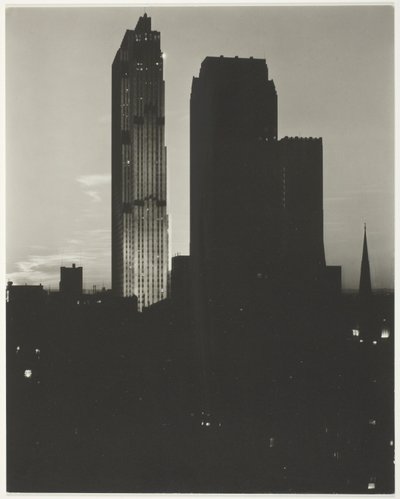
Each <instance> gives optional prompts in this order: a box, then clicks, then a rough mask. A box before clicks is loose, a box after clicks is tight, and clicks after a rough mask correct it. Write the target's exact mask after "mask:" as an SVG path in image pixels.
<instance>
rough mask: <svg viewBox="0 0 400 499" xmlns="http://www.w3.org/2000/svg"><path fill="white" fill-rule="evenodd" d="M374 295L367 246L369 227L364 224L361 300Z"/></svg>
mask: <svg viewBox="0 0 400 499" xmlns="http://www.w3.org/2000/svg"><path fill="white" fill-rule="evenodd" d="M371 294H372V286H371V271H370V267H369V258H368V244H367V225H366V224H364V245H363V253H362V260H361V274H360V288H359V295H360V298H368V297H370V296H371Z"/></svg>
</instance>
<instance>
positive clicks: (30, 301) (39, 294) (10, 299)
mask: <svg viewBox="0 0 400 499" xmlns="http://www.w3.org/2000/svg"><path fill="white" fill-rule="evenodd" d="M45 297H46V293H45V291H44V289H43V286H42V285H41V284H39V285H28V284H24V285H22V286H16V285H15V284H13V283H12V281H9V282H8V283H7V289H6V301H7V303H15V304H18V305H23V306H25V305H30V306H33V307H35V306H38V305H42V304H43V303H44V301H45Z"/></svg>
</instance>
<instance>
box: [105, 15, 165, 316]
mask: <svg viewBox="0 0 400 499" xmlns="http://www.w3.org/2000/svg"><path fill="white" fill-rule="evenodd" d="M164 95H165V86H164V80H163V54H162V52H161V50H160V33H159V32H158V31H152V30H151V19H150V18H149V17H147V15H146V14H144V16H143V17H141V18H140V19H139V21H138V23H137V25H136V28H135V29H134V30H127V31H126V33H125V36H124V39H123V40H122V43H121V47H120V49H119V50H118V52H117V54H116V56H115V59H114V62H113V65H112V288H113V291H114V292H115V293H116V294H117V295H118V296H124V297H128V296H132V295H136V296H137V297H138V308H139V310H141V309H142V308H143V307H145V306H149V305H151V304H153V303H155V302H157V301H159V300H162V299H164V298H166V296H167V276H168V215H167V174H166V147H165V138H164V126H165V116H164V107H165V104H164Z"/></svg>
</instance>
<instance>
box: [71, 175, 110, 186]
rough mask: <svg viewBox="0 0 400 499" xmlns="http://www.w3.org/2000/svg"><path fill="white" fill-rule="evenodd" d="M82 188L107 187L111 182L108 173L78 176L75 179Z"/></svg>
mask: <svg viewBox="0 0 400 499" xmlns="http://www.w3.org/2000/svg"><path fill="white" fill-rule="evenodd" d="M76 180H77V181H78V182H79V183H80V184H81V185H82V186H84V187H96V186H98V185H107V184H109V183H110V182H111V174H110V173H95V174H93V175H80V176H79V177H77V179H76Z"/></svg>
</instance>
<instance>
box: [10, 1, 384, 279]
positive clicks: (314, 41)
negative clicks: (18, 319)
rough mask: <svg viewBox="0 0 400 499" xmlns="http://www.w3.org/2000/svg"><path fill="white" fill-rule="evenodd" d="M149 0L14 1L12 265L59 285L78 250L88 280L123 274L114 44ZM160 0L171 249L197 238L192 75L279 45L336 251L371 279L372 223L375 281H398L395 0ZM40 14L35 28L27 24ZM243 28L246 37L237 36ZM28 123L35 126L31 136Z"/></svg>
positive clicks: (291, 127) (347, 266)
mask: <svg viewBox="0 0 400 499" xmlns="http://www.w3.org/2000/svg"><path fill="white" fill-rule="evenodd" d="M143 12H144V11H143V9H139V8H111V9H110V8H76V9H62V8H57V9H51V8H41V9H38V8H35V9H33V8H24V9H22V8H18V9H16V8H13V9H8V10H7V18H6V20H7V33H6V36H7V47H6V49H7V53H6V56H7V74H6V83H7V88H8V89H10V88H11V90H8V93H7V123H6V125H7V197H8V199H7V211H8V218H7V272H8V278H9V279H11V280H14V281H15V282H16V283H17V284H23V283H24V282H27V283H32V284H38V283H39V282H42V284H44V285H45V286H48V285H51V286H52V287H53V288H55V287H57V283H58V275H59V274H58V273H59V267H60V266H61V265H67V266H68V265H70V264H71V263H73V262H74V263H77V264H79V265H82V266H83V272H84V282H85V284H86V286H87V287H90V286H91V285H92V284H96V285H102V284H103V283H104V284H105V285H106V286H107V287H109V286H110V270H111V258H110V254H111V251H110V250H111V217H110V215H111V209H110V208H111V192H110V191H111V189H110V187H111V185H110V180H111V175H110V172H111V147H110V146H111V119H110V118H111V109H110V107H111V106H110V101H111V78H110V71H109V67H110V64H111V62H112V59H113V56H110V54H115V51H116V50H117V48H118V47H119V42H120V40H121V38H122V36H123V34H124V33H125V30H126V29H133V28H134V25H135V23H136V20H137V19H138V17H139V16H140V15H142V14H143ZM147 14H148V15H149V16H150V17H152V20H153V23H154V26H155V27H156V29H157V30H158V31H160V32H161V33H162V36H163V51H164V52H165V53H166V61H165V63H166V64H165V73H164V80H165V82H166V145H167V149H168V151H169V152H168V164H169V179H168V182H169V186H168V187H169V189H168V198H169V205H170V209H169V212H170V214H171V215H172V224H171V226H170V238H171V249H172V251H171V256H172V255H174V254H176V253H177V252H179V253H183V254H187V253H188V252H189V95H190V83H191V78H192V77H193V76H196V75H197V74H198V71H199V68H200V64H201V62H202V61H203V59H204V58H205V57H206V56H209V55H214V56H219V55H225V56H235V55H238V56H239V57H250V56H254V57H259V58H264V59H265V60H266V62H267V64H268V67H269V69H270V77H271V78H272V79H274V81H275V83H276V85H277V87H278V89H279V96H280V100H279V105H278V123H279V130H280V133H279V138H282V137H284V136H301V137H308V136H314V137H322V139H323V148H324V215H325V224H324V225H325V251H326V259H327V263H328V264H329V265H342V267H343V286H344V288H357V287H358V281H359V275H360V263H361V254H362V237H363V223H364V222H367V227H368V244H369V254H370V263H371V274H372V284H373V287H374V288H383V287H392V286H393V232H394V230H393V226H394V223H393V220H394V209H393V205H394V194H393V176H394V175H393V173H394V169H393V109H392V108H393V22H392V8H391V7H365V6H362V7H361V6H360V7H347V6H346V7H296V8H293V9H289V10H287V9H286V10H285V7H257V8H256V7H252V8H250V7H246V8H244V7H235V8H227V7H221V8H217V7H212V8H207V7H199V8H185V7H179V8H172V7H164V8H152V7H151V8H149V9H147ZM194 20H196V23H195V24H194ZM345 20H346V22H344V21H345ZM247 21H248V22H247ZM28 22H29V24H30V25H33V26H35V27H36V29H35V30H32V29H27V30H25V28H26V27H27V23H28ZM217 25H220V26H223V27H224V29H222V30H221V33H219V32H218V30H216V29H214V28H215V27H216V26H217ZM293 25H296V27H297V30H296V32H295V33H294V34H293V33H289V31H290V29H289V27H290V26H293ZM239 26H240V27H241V29H240V30H239V31H238V27H239ZM90 27H92V28H93V29H89V28H90ZM94 28H95V29H94ZM86 30H87V31H86ZM177 30H178V31H179V36H176V33H177ZM68 31H70V32H71V36H70V38H65V37H63V36H62V33H65V34H66V33H67V32H68ZM231 32H232V33H233V32H236V33H238V32H239V33H240V37H239V38H240V40H237V39H235V41H234V43H232V40H231V37H230V35H229V33H231ZM202 33H203V35H202ZM22 35H24V36H22ZM371 35H372V36H371ZM185 37H186V40H187V41H188V42H187V43H182V39H184V40H185ZM225 38H226V40H225ZM189 40H191V41H194V42H195V43H193V46H192V45H190V43H189ZM200 42H201V43H200ZM80 44H84V45H85V48H86V50H87V53H85V54H83V53H81V51H79V46H80ZM345 46H347V49H346V51H345V50H344V47H345ZM100 47H101V49H100ZM54 54H58V55H59V58H58V59H54ZM301 54H303V55H302V56H301ZM37 56H40V57H41V58H42V60H43V61H44V63H43V64H42V65H38V62H37V59H35V57H37ZM91 58H92V60H93V61H94V63H93V65H90V66H88V65H87V60H90V59H91ZM367 58H368V60H369V61H370V62H369V64H367V62H366V61H367ZM332 61H334V63H335V64H332ZM333 66H334V67H333ZM88 70H90V71H88ZM29 74H30V75H31V79H30V83H31V84H30V85H29V86H28V88H27V86H26V84H25V82H26V81H27V79H26V77H27V76H28V75H29ZM174 74H178V75H179V78H174V77H173V76H174ZM81 77H83V81H85V82H87V83H85V85H82V80H81ZM335 77H336V79H335ZM92 78H93V80H92ZM75 79H78V80H80V86H79V88H78V85H76V84H75ZM332 80H333V81H332ZM93 81H100V82H101V84H99V85H97V87H96V88H94V87H93ZM67 88H68V92H67V93H65V92H66V91H67ZM92 90H93V92H92ZM373 90H375V92H373ZM88 92H90V93H89V95H90V97H91V98H90V99H87V95H88ZM63 95H64V101H62V100H61V97H62V96H63ZM327 95H328V96H329V97H328V98H327V97H326V96H327ZM66 97H67V98H66ZM35 99H36V100H35ZM63 106H64V107H63ZM35 109H36V113H35V112H34V111H35ZM38 109H39V110H40V113H39V114H38ZM94 111H95V114H93V112H94ZM21 116H23V117H24V119H23V120H21ZM90 117H91V118H94V120H95V123H93V120H92V121H90V119H88V118H90ZM21 121H22V122H21ZM91 123H93V126H92V127H90V124H91ZM55 124H57V126H55ZM74 133H76V135H74ZM21 136H23V137H29V140H24V141H23V144H22V146H21V140H20V137H21ZM66 137H67V139H68V140H65V138H66ZM71 141H72V143H73V144H77V146H76V147H75V146H73V147H69V144H70V142H71ZM46 146H48V147H47V148H46ZM361 148H362V150H361ZM28 154H29V155H28ZM27 155H28V156H27ZM27 157H28V158H29V159H30V161H26V158H27ZM378 164H380V166H379V167H378V166H377V165H378ZM378 173H379V175H378ZM21 179H22V182H21ZM45 179H46V180H45ZM40 184H42V186H41V185H40ZM32 186H34V189H33V191H34V192H32ZM37 198H38V199H40V201H41V202H40V203H38V202H37ZM44 204H46V208H49V209H46V208H45V207H44ZM27 213H29V215H30V216H26V215H27Z"/></svg>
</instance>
